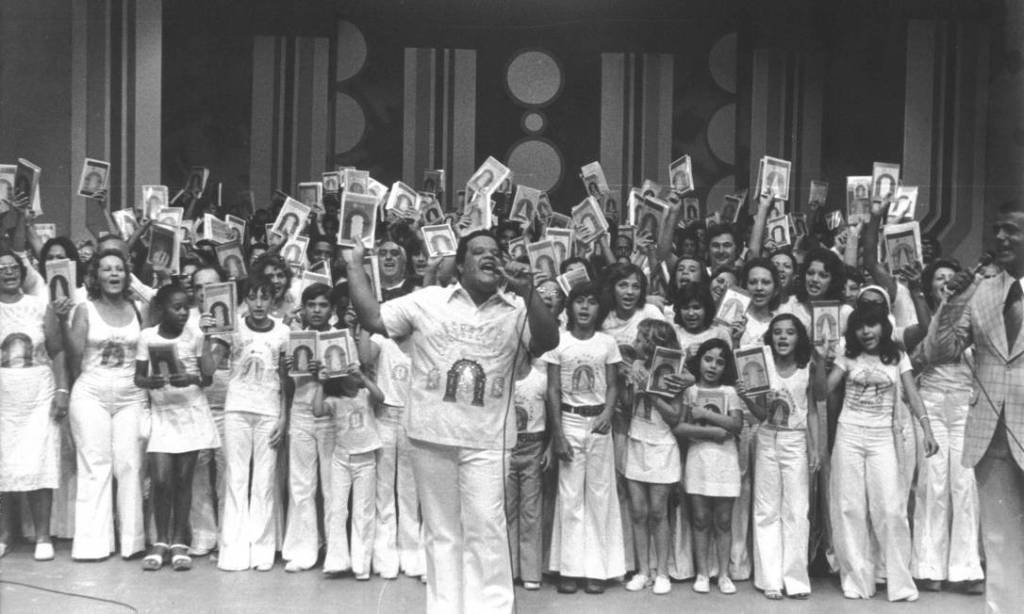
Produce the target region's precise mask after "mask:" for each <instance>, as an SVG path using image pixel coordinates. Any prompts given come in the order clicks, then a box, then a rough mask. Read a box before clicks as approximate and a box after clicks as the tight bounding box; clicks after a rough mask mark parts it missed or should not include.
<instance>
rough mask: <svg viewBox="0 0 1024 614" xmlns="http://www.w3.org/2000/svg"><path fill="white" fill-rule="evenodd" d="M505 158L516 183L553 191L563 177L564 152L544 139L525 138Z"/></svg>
mask: <svg viewBox="0 0 1024 614" xmlns="http://www.w3.org/2000/svg"><path fill="white" fill-rule="evenodd" d="M505 158H506V159H507V160H508V167H509V168H511V169H512V172H513V173H514V175H513V176H514V177H515V178H516V183H520V184H522V185H528V186H530V187H531V188H537V189H538V190H546V191H551V190H552V189H554V187H555V186H556V185H558V182H559V181H561V179H562V167H563V164H562V154H560V153H558V150H557V149H555V147H554V145H552V144H551V143H549V142H548V141H546V140H544V139H540V138H527V139H523V140H522V141H519V142H518V143H516V144H515V145H513V146H512V149H510V150H509V152H508V155H507V156H506V157H505Z"/></svg>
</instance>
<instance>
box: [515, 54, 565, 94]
mask: <svg viewBox="0 0 1024 614" xmlns="http://www.w3.org/2000/svg"><path fill="white" fill-rule="evenodd" d="M505 85H506V86H507V87H508V92H509V94H511V95H512V97H513V98H515V99H516V100H518V101H519V102H521V103H523V104H528V105H542V104H546V103H548V102H551V101H552V100H554V99H555V97H556V96H558V93H559V92H560V91H561V90H562V85H563V79H562V68H561V66H559V65H558V61H557V60H555V58H554V57H553V56H552V55H551V54H549V53H548V52H546V51H538V50H531V51H523V52H522V53H520V54H518V55H516V57H514V58H513V59H512V61H511V62H509V64H508V69H507V70H506V71H505Z"/></svg>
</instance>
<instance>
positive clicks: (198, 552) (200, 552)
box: [188, 546, 213, 556]
mask: <svg viewBox="0 0 1024 614" xmlns="http://www.w3.org/2000/svg"><path fill="white" fill-rule="evenodd" d="M211 552H213V548H211V547H209V546H192V547H191V548H189V549H188V555H189V556H206V555H207V554H210V553H211Z"/></svg>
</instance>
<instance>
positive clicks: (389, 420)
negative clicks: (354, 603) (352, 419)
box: [373, 405, 426, 577]
mask: <svg viewBox="0 0 1024 614" xmlns="http://www.w3.org/2000/svg"><path fill="white" fill-rule="evenodd" d="M402 410H403V408H401V407H395V406H391V405H385V406H383V411H382V413H381V415H380V417H378V418H377V433H378V435H379V436H380V440H381V448H380V450H378V451H377V495H376V499H377V503H376V507H377V536H376V538H375V540H374V544H373V569H374V570H375V571H376V572H377V573H379V574H380V575H382V576H386V577H394V576H397V575H398V571H399V569H401V570H402V571H404V572H405V573H406V574H407V575H410V576H421V575H423V570H424V569H425V567H426V561H425V555H424V553H423V543H422V542H421V540H420V511H419V504H420V502H419V498H418V497H417V496H416V480H415V478H414V477H413V470H412V445H411V444H410V443H409V436H408V435H407V434H406V432H405V427H404V426H402V424H401V418H402Z"/></svg>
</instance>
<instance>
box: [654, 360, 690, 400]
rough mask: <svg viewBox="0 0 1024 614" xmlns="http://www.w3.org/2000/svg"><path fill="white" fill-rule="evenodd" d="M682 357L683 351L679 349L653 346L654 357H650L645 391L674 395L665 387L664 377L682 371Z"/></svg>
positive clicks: (660, 394) (667, 396) (669, 396)
mask: <svg viewBox="0 0 1024 614" xmlns="http://www.w3.org/2000/svg"><path fill="white" fill-rule="evenodd" d="M684 357H685V353H684V352H683V351H681V350H674V349H672V348H665V347H656V348H654V357H653V358H652V359H651V370H650V373H649V374H648V376H647V387H646V388H645V392H649V393H651V394H656V395H658V396H662V397H666V398H672V397H673V396H675V395H673V394H672V393H671V392H669V389H668V388H667V387H666V384H665V378H666V377H667V376H669V375H679V374H680V373H682V370H683V358H684Z"/></svg>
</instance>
